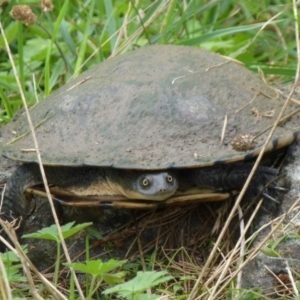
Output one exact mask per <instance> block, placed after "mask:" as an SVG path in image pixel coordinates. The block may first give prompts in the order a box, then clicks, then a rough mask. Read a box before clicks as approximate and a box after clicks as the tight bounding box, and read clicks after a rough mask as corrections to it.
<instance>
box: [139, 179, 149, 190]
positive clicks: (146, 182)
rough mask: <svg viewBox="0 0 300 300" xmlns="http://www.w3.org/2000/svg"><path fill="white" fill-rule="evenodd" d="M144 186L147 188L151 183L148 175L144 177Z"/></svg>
mask: <svg viewBox="0 0 300 300" xmlns="http://www.w3.org/2000/svg"><path fill="white" fill-rule="evenodd" d="M141 183H142V186H143V188H147V187H149V185H150V180H149V179H148V178H147V177H144V178H143V179H142V181H141Z"/></svg>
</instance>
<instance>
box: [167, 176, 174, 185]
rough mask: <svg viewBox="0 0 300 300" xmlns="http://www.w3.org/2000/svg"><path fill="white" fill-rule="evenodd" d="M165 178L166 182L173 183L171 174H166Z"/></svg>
mask: <svg viewBox="0 0 300 300" xmlns="http://www.w3.org/2000/svg"><path fill="white" fill-rule="evenodd" d="M166 179H167V182H168V183H173V177H172V176H171V175H168V176H167V178H166Z"/></svg>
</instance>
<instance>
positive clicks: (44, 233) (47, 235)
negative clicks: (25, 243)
mask: <svg viewBox="0 0 300 300" xmlns="http://www.w3.org/2000/svg"><path fill="white" fill-rule="evenodd" d="M74 223H75V222H70V223H68V224H65V225H63V226H61V231H62V234H63V237H64V238H65V239H66V238H68V237H70V236H73V235H75V234H76V233H78V232H79V231H81V230H82V229H84V228H86V227H88V226H90V225H92V224H93V223H91V222H89V223H83V224H78V225H76V226H74V227H72V226H73V225H74ZM23 238H33V239H45V240H52V241H55V242H57V243H60V239H59V236H58V231H57V226H56V225H55V224H54V225H51V226H50V227H46V228H43V229H41V230H39V231H38V232H35V233H29V234H24V235H23Z"/></svg>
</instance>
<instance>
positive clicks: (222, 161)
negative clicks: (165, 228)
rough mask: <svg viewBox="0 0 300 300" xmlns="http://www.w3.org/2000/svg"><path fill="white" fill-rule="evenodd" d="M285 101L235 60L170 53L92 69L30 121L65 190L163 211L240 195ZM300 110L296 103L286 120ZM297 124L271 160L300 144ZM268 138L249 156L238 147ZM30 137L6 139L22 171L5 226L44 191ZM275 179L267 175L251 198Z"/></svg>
mask: <svg viewBox="0 0 300 300" xmlns="http://www.w3.org/2000/svg"><path fill="white" fill-rule="evenodd" d="M284 100H285V99H284V98H283V97H280V96H279V95H278V94H277V93H276V91H275V90H274V89H272V88H270V87H269V86H267V85H266V84H265V83H264V82H262V80H260V79H259V78H258V77H257V76H256V75H255V74H253V73H252V72H250V71H248V70H247V69H246V68H245V67H243V66H242V65H241V64H240V63H238V62H236V61H234V60H230V59H229V58H225V57H222V56H220V55H217V54H213V53H210V52H207V51H205V50H201V49H198V48H192V47H185V46H171V45H165V46H149V47H145V48H142V49H139V50H136V51H133V52H130V53H127V54H123V55H120V56H117V57H114V58H111V59H108V60H107V61H105V62H103V63H101V64H100V65H96V66H94V67H93V68H91V69H90V70H88V71H86V72H84V73H83V74H82V75H80V76H79V77H77V78H76V79H74V80H71V81H70V82H69V83H67V84H66V85H65V86H63V87H62V88H60V89H59V90H57V91H56V92H55V93H53V94H52V95H51V96H49V97H47V98H46V99H45V100H43V101H41V102H40V103H39V104H37V105H36V106H34V107H32V108H31V109H30V115H31V118H32V121H33V124H34V126H35V131H36V136H37V140H38V144H39V147H40V150H41V155H42V161H43V164H44V166H45V168H46V175H47V178H48V181H49V183H50V184H52V185H55V186H56V187H58V189H59V190H66V191H68V193H71V194H74V195H76V196H79V197H92V198H93V197H96V196H102V195H104V196H106V195H108V196H115V195H117V196H118V195H121V196H122V197H124V198H130V199H135V200H144V201H158V202H163V201H165V200H166V199H168V198H171V197H172V196H174V195H177V194H178V193H179V192H180V193H183V192H184V193H190V194H191V193H196V194H197V193H203V191H205V193H206V192H207V190H209V191H210V192H223V191H228V190H240V189H241V188H242V186H243V184H244V183H245V181H246V179H247V176H248V174H249V172H250V170H251V167H252V165H251V164H248V163H245V162H244V161H251V160H252V161H253V159H255V157H256V156H257V155H258V153H259V151H260V149H261V146H262V145H263V143H264V141H265V138H266V137H267V135H268V134H269V130H266V129H268V128H269V127H270V126H271V125H272V124H273V123H274V122H275V120H276V118H277V116H278V114H279V112H280V109H281V107H282V105H283V103H284ZM295 109H296V107H295V105H293V104H290V105H289V108H288V109H287V111H286V112H285V115H288V114H289V113H290V112H291V111H294V110H295ZM254 112H256V113H254ZM270 112H271V114H270ZM299 123H300V120H299V115H295V116H293V117H291V118H289V119H288V120H285V122H284V123H282V124H280V125H279V126H278V127H277V128H276V131H275V134H274V136H273V140H272V141H271V142H270V143H269V144H268V147H267V150H266V152H270V151H275V150H277V149H279V148H283V147H287V146H288V145H290V144H291V143H293V142H295V141H297V140H299V138H300V132H299V125H298V124H299ZM297 126H298V128H297ZM264 130H266V132H264V133H263V134H261V135H260V136H258V137H257V138H256V139H255V142H256V144H254V146H253V145H251V146H250V147H249V150H247V147H246V148H245V149H243V150H244V151H243V152H240V151H237V150H236V148H235V147H233V146H232V142H233V140H234V139H235V138H236V137H238V138H239V137H241V136H248V135H250V136H256V135H258V134H260V133H262V132H263V131H264ZM297 130H298V131H297ZM223 131H224V138H222V139H221V136H222V132H223ZM29 132H30V130H29V126H28V122H27V118H26V116H25V115H22V116H20V117H19V118H17V120H15V121H13V122H11V123H10V124H8V125H7V126H6V127H5V128H4V131H3V146H2V149H1V151H2V155H3V156H4V157H6V158H8V159H12V160H16V161H19V162H21V163H22V165H21V166H20V167H19V168H18V169H17V171H16V172H15V173H14V174H13V175H12V177H11V179H10V180H9V181H8V184H7V189H6V194H5V197H4V205H3V211H4V216H5V217H6V218H9V217H8V215H9V214H8V212H10V211H12V215H13V216H19V215H25V214H26V211H27V210H28V206H29V202H30V201H29V198H30V197H25V194H24V191H25V189H26V188H28V187H31V186H34V185H37V184H40V183H41V177H40V171H39V168H38V166H37V157H36V153H35V152H34V151H26V150H27V149H33V148H35V147H34V144H33V141H32V136H31V134H30V133H29ZM276 174H277V171H276V170H274V169H273V168H271V167H263V166H261V167H260V168H259V169H258V171H257V173H256V175H255V176H254V179H253V181H252V185H250V187H249V190H250V192H251V193H253V194H257V193H259V192H261V191H262V189H263V187H264V185H265V184H266V183H267V182H268V181H270V180H271V179H272V178H273V177H274V176H276ZM195 187H196V190H195V189H194V188H195ZM149 189H150V190H149ZM144 192H145V194H144Z"/></svg>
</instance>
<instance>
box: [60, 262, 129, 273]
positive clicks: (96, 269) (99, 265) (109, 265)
mask: <svg viewBox="0 0 300 300" xmlns="http://www.w3.org/2000/svg"><path fill="white" fill-rule="evenodd" d="M124 263H126V260H120V261H117V260H114V259H110V260H109V261H107V262H103V261H102V260H101V259H97V260H89V261H87V262H86V263H66V264H65V265H66V266H69V267H72V268H74V270H76V271H81V272H84V273H87V274H91V275H92V276H95V277H96V276H99V275H103V274H105V273H108V272H110V271H112V270H114V269H116V268H119V267H121V266H122V265H123V264H124Z"/></svg>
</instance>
